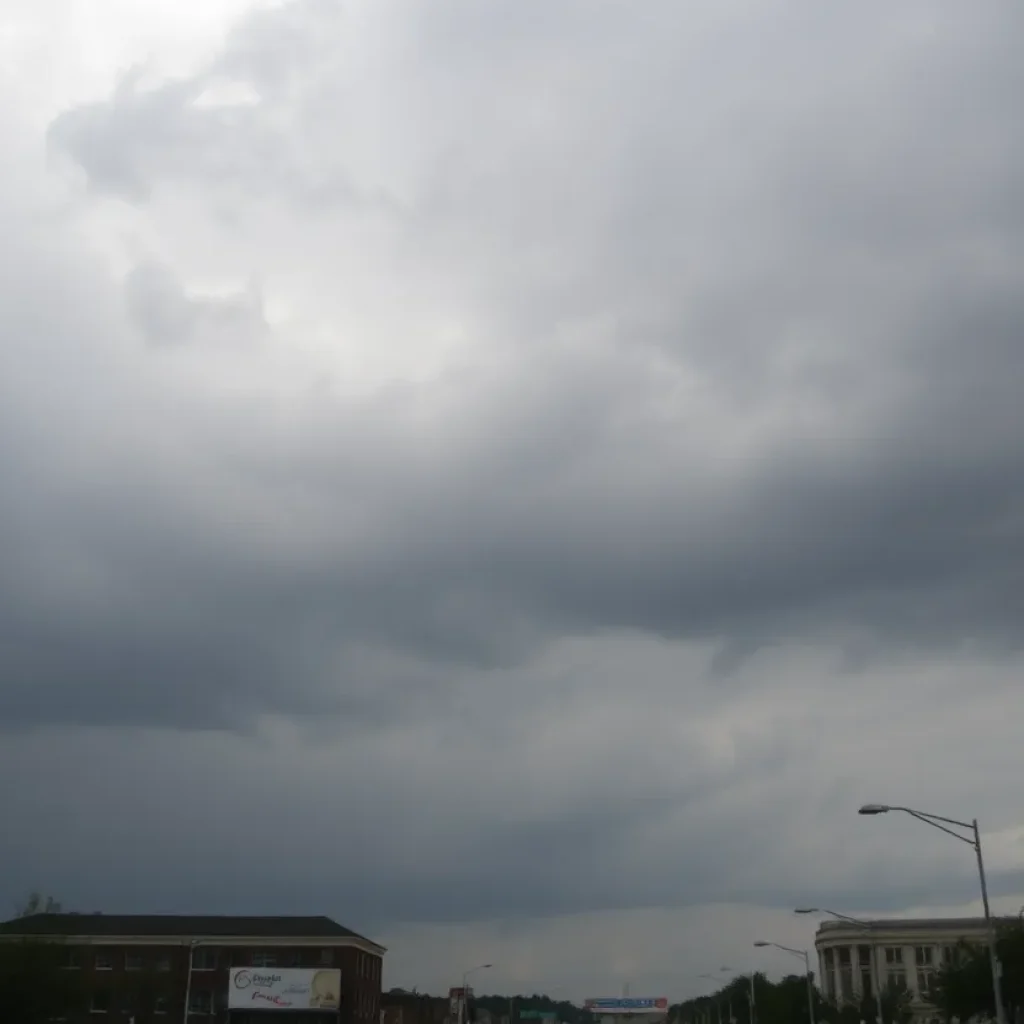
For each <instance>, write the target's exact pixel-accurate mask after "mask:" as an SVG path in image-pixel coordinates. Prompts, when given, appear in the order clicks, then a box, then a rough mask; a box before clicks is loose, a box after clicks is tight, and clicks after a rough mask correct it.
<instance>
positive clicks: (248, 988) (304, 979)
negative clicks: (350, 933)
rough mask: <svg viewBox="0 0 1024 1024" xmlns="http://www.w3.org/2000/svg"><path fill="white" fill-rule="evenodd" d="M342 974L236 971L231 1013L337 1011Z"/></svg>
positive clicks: (230, 979) (231, 981) (230, 994)
mask: <svg viewBox="0 0 1024 1024" xmlns="http://www.w3.org/2000/svg"><path fill="white" fill-rule="evenodd" d="M340 1005H341V971H339V970H336V969H335V970H328V969H324V970H312V971H309V970H300V969H299V968H286V967H281V968H265V967H233V968H232V969H231V972H230V974H229V975H228V1009H229V1010H337V1009H338V1008H339V1007H340Z"/></svg>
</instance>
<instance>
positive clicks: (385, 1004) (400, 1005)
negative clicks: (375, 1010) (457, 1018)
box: [380, 989, 448, 1024]
mask: <svg viewBox="0 0 1024 1024" xmlns="http://www.w3.org/2000/svg"><path fill="white" fill-rule="evenodd" d="M447 1020H448V1000H447V999H446V998H445V997H444V996H428V995H421V994H420V993H419V992H404V991H401V990H397V989H392V991H390V992H385V993H383V994H382V995H381V997H380V1024H446V1022H447Z"/></svg>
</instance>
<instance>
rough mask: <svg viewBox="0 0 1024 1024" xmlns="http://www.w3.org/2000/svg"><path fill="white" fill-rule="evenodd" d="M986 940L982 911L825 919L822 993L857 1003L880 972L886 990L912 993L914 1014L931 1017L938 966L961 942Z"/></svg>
mask: <svg viewBox="0 0 1024 1024" xmlns="http://www.w3.org/2000/svg"><path fill="white" fill-rule="evenodd" d="M998 923H999V922H998V921H997V924H998ZM986 940H987V932H986V927H985V919H984V918H982V917H954V918H921V919H916V920H906V919H904V920H887V921H864V922H863V923H862V924H854V923H853V922H851V921H842V920H837V921H823V922H822V923H821V924H820V925H819V926H818V932H817V935H816V936H815V939H814V947H815V949H816V950H817V953H818V971H819V974H818V977H819V978H820V979H821V990H822V995H823V996H824V997H825V998H826V999H828V1000H830V1001H834V1002H837V1003H854V1004H856V1003H859V1002H860V1001H861V1000H862V999H863V998H864V997H865V996H867V995H871V994H872V993H873V992H874V989H875V979H876V978H877V980H878V982H879V983H880V984H879V988H881V989H882V990H885V989H890V990H894V991H904V992H907V993H909V995H910V1002H911V1007H912V1008H913V1011H914V1016H915V1017H916V1018H920V1019H921V1020H928V1021H930V1020H932V1019H934V1018H935V1017H936V1016H937V1014H936V1013H935V1008H934V1006H933V1005H932V1004H931V1002H930V1001H929V995H930V993H931V989H932V986H933V985H934V983H935V977H936V975H937V974H938V972H939V971H940V970H941V969H942V967H943V966H944V965H946V964H949V963H954V962H955V961H956V958H957V956H958V955H959V948H958V947H959V946H960V944H961V943H964V942H968V943H973V944H979V945H980V944H983V943H985V942H986Z"/></svg>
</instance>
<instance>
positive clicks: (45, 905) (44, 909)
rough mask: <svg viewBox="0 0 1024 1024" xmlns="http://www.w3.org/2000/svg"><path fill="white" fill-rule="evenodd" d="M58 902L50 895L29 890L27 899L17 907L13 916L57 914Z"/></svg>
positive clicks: (58, 909) (58, 911) (58, 910)
mask: <svg viewBox="0 0 1024 1024" xmlns="http://www.w3.org/2000/svg"><path fill="white" fill-rule="evenodd" d="M59 913H60V904H59V903H58V902H57V901H56V900H55V899H54V898H53V897H52V896H43V894H42V893H38V892H30V893H29V894H28V899H27V900H25V902H24V904H23V905H22V906H21V907H19V908H18V909H17V911H16V912H15V915H14V916H15V917H31V916H32V915H33V914H59Z"/></svg>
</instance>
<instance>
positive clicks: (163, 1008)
mask: <svg viewBox="0 0 1024 1024" xmlns="http://www.w3.org/2000/svg"><path fill="white" fill-rule="evenodd" d="M153 1012H154V1013H166V1012H167V996H157V997H156V998H155V999H154V1000H153Z"/></svg>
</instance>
